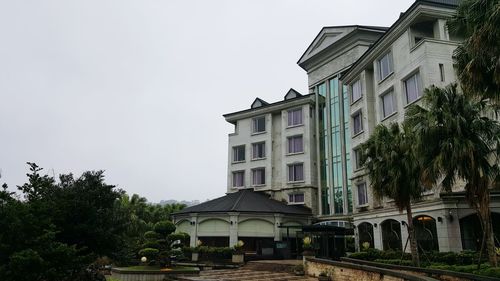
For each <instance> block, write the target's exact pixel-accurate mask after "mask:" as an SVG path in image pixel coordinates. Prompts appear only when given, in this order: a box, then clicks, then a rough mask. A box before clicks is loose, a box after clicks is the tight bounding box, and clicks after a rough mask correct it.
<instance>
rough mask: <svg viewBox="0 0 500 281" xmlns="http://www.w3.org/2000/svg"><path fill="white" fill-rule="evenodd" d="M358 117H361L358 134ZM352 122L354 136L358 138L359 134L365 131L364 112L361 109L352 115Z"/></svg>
mask: <svg viewBox="0 0 500 281" xmlns="http://www.w3.org/2000/svg"><path fill="white" fill-rule="evenodd" d="M356 116H359V121H360V123H359V124H360V129H359V131H357V132H356V126H355V124H356V123H355V118H356ZM351 120H352V136H357V135H359V134H361V133H362V132H363V131H364V129H363V111H362V110H361V109H360V110H358V111H356V112H354V113H353V114H352V115H351Z"/></svg>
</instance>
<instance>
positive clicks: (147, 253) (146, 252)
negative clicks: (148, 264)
mask: <svg viewBox="0 0 500 281" xmlns="http://www.w3.org/2000/svg"><path fill="white" fill-rule="evenodd" d="M159 253H160V250H158V249H154V248H144V249H141V250H140V251H139V256H143V257H146V258H147V259H148V261H151V260H156V259H157V258H158V254H159Z"/></svg>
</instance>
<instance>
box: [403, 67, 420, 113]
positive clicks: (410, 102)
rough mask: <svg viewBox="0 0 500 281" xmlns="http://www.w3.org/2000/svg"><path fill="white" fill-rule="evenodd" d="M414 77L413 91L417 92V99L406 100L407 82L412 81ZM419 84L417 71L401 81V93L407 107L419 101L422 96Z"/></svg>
mask: <svg viewBox="0 0 500 281" xmlns="http://www.w3.org/2000/svg"><path fill="white" fill-rule="evenodd" d="M414 77H415V90H416V92H417V97H416V98H415V99H414V100H411V101H410V100H409V99H408V90H407V89H408V87H407V82H408V80H410V79H412V78H414ZM421 88H422V87H421V82H420V71H419V70H416V71H414V72H412V73H410V74H409V75H407V76H406V77H405V78H404V79H403V92H404V96H405V100H406V105H409V104H412V103H414V102H416V101H418V100H420V99H421V98H422V96H423V91H422V89H421Z"/></svg>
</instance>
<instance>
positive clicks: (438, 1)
mask: <svg viewBox="0 0 500 281" xmlns="http://www.w3.org/2000/svg"><path fill="white" fill-rule="evenodd" d="M460 2H462V0H415V2H414V3H413V4H412V5H411V6H410V7H409V8H408V9H407V10H406V11H405V12H404V13H401V14H400V16H399V18H398V19H397V20H396V22H394V23H393V24H392V25H391V26H390V27H389V29H387V32H385V33H384V35H382V36H381V37H380V38H379V39H378V40H377V41H375V43H373V45H371V46H370V48H368V50H367V51H366V52H365V53H364V54H363V55H362V56H361V57H360V58H359V59H358V60H356V62H355V63H354V64H353V65H352V66H351V67H350V68H349V70H347V71H346V72H345V73H344V74H343V75H342V77H345V76H349V75H351V73H353V72H357V71H358V69H356V68H357V67H358V66H359V65H361V64H362V63H364V60H365V58H366V57H367V56H369V55H370V54H371V53H373V51H374V50H375V49H376V48H377V47H378V46H379V45H380V44H381V43H382V42H384V41H386V39H387V38H388V37H389V36H391V34H392V33H393V32H394V30H395V29H396V28H397V27H398V25H399V24H401V22H403V21H404V20H405V19H406V18H407V17H408V16H409V15H410V14H411V12H412V11H413V10H414V9H415V8H416V7H418V6H419V5H422V4H424V5H430V6H435V7H445V8H456V7H457V6H458V5H459V4H460Z"/></svg>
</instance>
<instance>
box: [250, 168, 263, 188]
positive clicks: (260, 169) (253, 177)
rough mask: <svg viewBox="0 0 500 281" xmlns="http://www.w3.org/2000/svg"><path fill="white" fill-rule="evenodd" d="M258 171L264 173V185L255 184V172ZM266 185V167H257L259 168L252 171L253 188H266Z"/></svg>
mask: <svg viewBox="0 0 500 281" xmlns="http://www.w3.org/2000/svg"><path fill="white" fill-rule="evenodd" d="M257 171H262V172H263V177H262V180H263V182H262V183H255V181H254V180H255V172H257ZM264 185H266V168H265V167H257V168H253V169H252V186H264Z"/></svg>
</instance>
